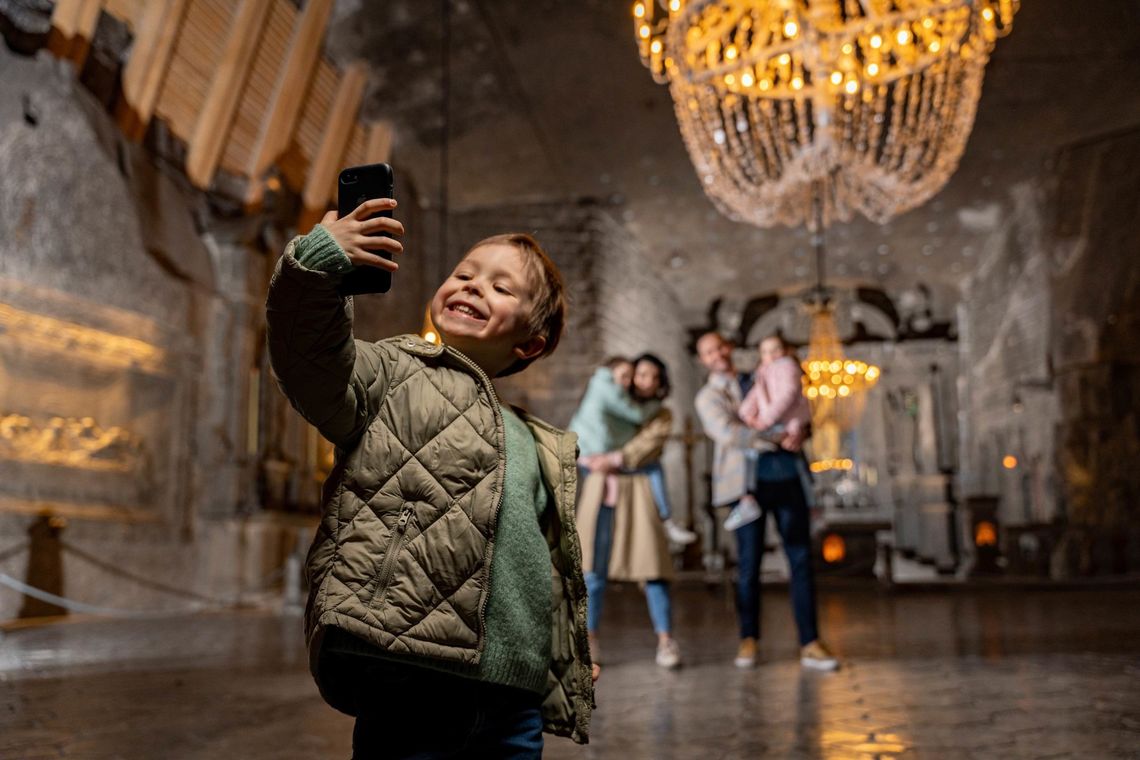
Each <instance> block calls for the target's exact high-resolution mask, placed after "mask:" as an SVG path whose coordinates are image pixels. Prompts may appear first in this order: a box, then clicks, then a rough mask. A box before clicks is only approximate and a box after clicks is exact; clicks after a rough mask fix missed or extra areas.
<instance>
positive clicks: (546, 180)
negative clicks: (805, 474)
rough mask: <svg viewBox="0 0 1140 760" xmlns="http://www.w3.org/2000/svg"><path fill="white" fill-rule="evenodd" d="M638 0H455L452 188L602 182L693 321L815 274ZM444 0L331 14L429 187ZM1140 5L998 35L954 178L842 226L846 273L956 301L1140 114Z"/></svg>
mask: <svg viewBox="0 0 1140 760" xmlns="http://www.w3.org/2000/svg"><path fill="white" fill-rule="evenodd" d="M629 6H630V3H629V2H623V1H621V0H583V1H582V2H577V3H564V2H553V1H552V0H546V1H538V2H536V1H535V0H529V1H528V2H522V1H521V0H494V1H492V0H454V2H453V18H452V21H453V31H452V46H451V62H452V82H451V93H452V95H451V120H452V122H451V123H452V126H451V130H450V134H451V143H450V144H451V163H450V172H451V174H450V198H451V203H452V204H453V206H455V207H463V206H481V205H493V204H497V203H505V202H511V201H515V200H522V199H534V198H562V197H565V198H575V197H582V196H591V197H597V198H603V199H610V200H612V201H614V202H616V203H617V205H616V206H615V213H616V214H618V215H619V216H620V217H621V218H622V219H623V220H624V221H625V222H626V223H627V224H628V225H629V226H630V228H631V229H632V230H633V231H634V232H635V233H636V234H638V235H639V236H640V238H641V239H642V240H643V241H644V243H645V247H646V250H647V252H648V255H649V256H650V258H651V260H652V262H653V264H654V265H655V266H657V267H659V268H660V270H661V272H662V273H663V274H664V276H665V278H666V279H667V281H669V282H670V283H671V284H672V285H673V287H674V288H675V290H676V291H677V293H678V295H679V296H680V299H681V303H682V305H683V307H684V308H685V309H686V312H687V314H688V315H689V318H690V321H694V322H697V321H700V319H701V316H702V315H703V314H704V312H705V311H706V310H707V307H708V304H709V303H710V301H711V300H712V299H714V298H717V297H721V296H724V297H728V298H730V299H744V298H748V297H750V296H753V295H756V294H760V293H765V292H771V291H773V290H794V289H796V288H798V287H801V286H804V285H807V284H809V283H810V281H811V280H812V279H813V278H814V272H815V270H814V263H813V257H812V255H811V247H810V245H809V241H808V237H807V234H806V232H804V231H803V230H802V229H787V228H776V229H770V230H761V229H756V228H752V227H749V226H747V225H743V224H738V223H735V222H732V221H730V220H728V219H725V218H723V217H721V216H720V215H719V214H718V213H717V212H716V211H715V210H714V209H713V207H712V204H711V203H710V202H709V201H708V200H707V199H706V198H705V196H704V195H703V193H702V192H701V189H700V187H699V185H698V183H697V179H696V176H695V174H694V172H693V169H692V166H691V164H690V162H689V158H688V155H687V153H686V152H685V149H684V146H683V145H682V143H681V139H680V136H679V134H678V131H677V127H676V122H675V119H674V116H673V111H672V102H671V100H670V97H669V92H668V89H667V88H666V87H664V86H660V85H657V84H654V83H653V81H652V80H651V79H650V77H649V74H648V72H647V71H646V70H645V69H644V68H642V66H641V63H640V62H639V60H638V58H637V54H636V50H635V46H634V43H633V40H632V33H631V22H630V19H629ZM439 13H440V3H439V2H435V3H424V2H420V1H419V0H383V1H382V0H341V2H340V3H339V4H338V6H337V9H336V14H335V17H334V20H333V22H332V25H331V28H330V32H329V42H330V45H329V47H330V49H331V50H332V51H333V52H334V53H335V54H337V55H338V56H339V57H342V58H346V59H347V58H351V57H352V56H353V55H360V56H362V57H364V58H365V59H366V60H368V61H369V63H370V64H371V66H372V69H373V85H372V89H371V91H370V95H369V100H368V103H367V106H366V108H367V113H368V115H369V116H372V117H383V118H389V119H392V120H394V121H395V122H396V125H397V129H398V136H397V144H396V148H395V152H394V158H395V161H396V162H397V164H398V165H401V166H404V167H410V168H411V172H412V173H413V174H414V176H415V179H416V182H417V186H418V191H419V192H420V193H422V194H423V196H424V197H425V199H428V200H429V202H430V201H433V200H434V199H435V197H436V193H437V187H438V173H437V166H438V146H439V143H440V139H439V138H440V123H441V121H440V106H439V103H440V92H441V85H440V76H439V60H440V54H439V51H440V23H439ZM1138 81H1140V5H1137V4H1136V3H1135V2H1134V1H1132V0H1111V1H1109V0H1105V1H1104V2H1099V3H1088V4H1081V8H1080V12H1079V13H1077V12H1074V6H1073V4H1072V3H1070V2H1068V1H1067V0H1028V1H1027V2H1025V3H1023V4H1022V8H1021V11H1020V13H1019V14H1018V16H1017V20H1016V23H1015V25H1014V30H1013V33H1012V35H1011V36H1010V37H1008V38H1006V39H1004V40H1001V41H999V44H998V48H997V50H996V52H995V54H994V57H993V59H992V60H991V62H990V65H989V67H988V70H987V74H986V81H985V86H984V90H983V96H982V100H981V104H980V106H979V110H978V117H977V123H976V125H975V129H974V134H973V136H972V137H971V139H970V143H969V145H968V146H967V149H966V154H965V155H964V157H963V159H962V164H961V167H960V168H959V170H958V172H957V174H956V175H955V176H954V178H953V179H952V180H951V182H950V184H949V185H948V186H947V187H946V188H945V189H944V190H943V191H942V192H941V193H939V194H938V195H937V196H935V198H934V199H933V200H932V201H930V202H928V203H927V204H926V205H925V206H924V207H922V208H919V209H916V210H915V211H912V212H910V213H907V214H905V215H903V216H901V217H898V218H896V219H895V220H893V221H892V222H891V223H890V224H888V225H885V226H882V227H880V226H877V225H874V224H872V223H870V222H868V221H866V220H857V221H855V222H853V223H850V224H847V225H841V226H838V227H833V228H832V229H831V230H830V231H829V233H828V273H829V277H828V279H829V281H831V282H835V283H851V284H854V283H862V284H868V285H878V286H880V287H883V288H885V289H887V290H888V291H889V292H893V293H898V292H900V291H903V290H907V289H910V288H913V287H914V286H915V285H916V284H917V283H919V282H923V283H927V284H928V285H929V286H930V287H931V288H932V289H933V290H934V292H935V293H936V294H938V298H939V300H940V301H941V309H942V310H949V309H950V308H951V307H952V305H953V301H954V299H955V293H956V292H957V285H958V283H959V282H960V281H961V280H962V278H963V277H964V276H965V275H966V274H968V273H969V272H970V271H971V270H972V269H973V268H974V267H975V266H977V262H978V261H979V259H980V258H982V257H983V256H984V254H985V250H986V241H987V239H989V238H990V237H991V235H992V232H993V230H994V229H995V228H996V227H998V226H1000V225H1001V223H1002V222H1003V220H1004V219H1005V217H1006V215H1007V214H1009V213H1010V211H1011V209H1012V206H1013V191H1014V188H1015V186H1017V185H1019V184H1022V185H1023V186H1026V185H1025V183H1029V184H1028V185H1027V186H1028V187H1030V188H1040V187H1042V186H1043V182H1042V180H1043V179H1044V178H1047V177H1048V175H1049V171H1048V164H1049V159H1050V157H1051V156H1052V155H1053V153H1054V152H1055V151H1056V150H1057V149H1058V148H1059V147H1060V146H1062V145H1065V144H1068V143H1071V142H1073V141H1077V140H1082V139H1087V138H1090V137H1094V136H1096V135H1099V134H1104V133H1107V132H1111V131H1113V130H1118V129H1122V128H1127V127H1130V126H1133V125H1136V124H1137V123H1140V97H1138V96H1137V95H1136V83H1137V82H1138Z"/></svg>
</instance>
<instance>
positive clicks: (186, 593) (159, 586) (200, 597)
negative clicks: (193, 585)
mask: <svg viewBox="0 0 1140 760" xmlns="http://www.w3.org/2000/svg"><path fill="white" fill-rule="evenodd" d="M60 546H62V547H63V548H64V550H65V551H67V552H68V553H70V554H73V555H75V556H76V557H79V558H80V559H81V560H83V561H84V562H87V563H89V564H92V565H94V566H95V567H97V568H99V569H100V570H103V571H105V572H108V573H110V574H111V575H117V576H119V577H120V578H126V579H127V580H129V581H133V582H135V583H137V584H138V585H140V586H144V587H146V588H150V589H153V590H155V591H161V592H163V593H166V594H169V595H171V596H177V597H181V598H183V599H193V600H196V601H200V602H209V603H211V604H221V605H229V604H232V603H233V602H234V600H233V599H232V598H231V599H223V598H220V597H212V596H208V595H206V594H200V593H198V592H197V591H190V590H188V589H182V588H178V587H177V586H169V585H167V584H165V583H163V582H161V581H156V580H152V579H150V578H144V577H142V576H141V575H135V574H134V573H132V572H129V571H127V570H123V569H122V568H120V567H116V566H115V565H113V564H111V563H110V562H107V561H106V560H102V559H99V558H98V557H96V556H95V555H93V554H89V553H87V552H86V551H84V550H83V549H80V548H79V547H78V546H74V545H72V544H69V543H67V542H66V541H60Z"/></svg>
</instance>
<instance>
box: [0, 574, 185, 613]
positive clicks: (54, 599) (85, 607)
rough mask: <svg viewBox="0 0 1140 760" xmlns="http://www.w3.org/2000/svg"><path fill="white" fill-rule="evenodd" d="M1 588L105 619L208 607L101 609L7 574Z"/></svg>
mask: <svg viewBox="0 0 1140 760" xmlns="http://www.w3.org/2000/svg"><path fill="white" fill-rule="evenodd" d="M0 586H7V587H8V588H10V589H12V590H13V591H18V592H19V593H21V594H23V595H24V596H30V597H32V598H33V599H39V600H40V601H42V602H47V603H49V604H54V605H56V606H58V607H63V608H64V609H66V610H71V611H72V612H80V613H83V614H87V615H102V616H104V617H117V618H135V619H138V618H157V617H166V616H169V615H175V614H179V613H183V612H201V611H202V610H204V609H206V608H207V607H206V605H202V604H200V605H194V606H193V607H192V608H184V609H174V610H162V611H158V610H152V611H149V612H148V611H145V610H124V609H120V608H118V607H101V606H99V605H95V604H86V603H84V602H77V601H75V600H73V599H67V598H66V597H62V596H59V595H57V594H53V593H51V592H50V591H44V590H43V589H41V588H36V587H35V586H29V585H28V584H27V583H24V582H23V581H20V580H17V579H15V578H13V577H12V576H10V575H8V574H7V573H0Z"/></svg>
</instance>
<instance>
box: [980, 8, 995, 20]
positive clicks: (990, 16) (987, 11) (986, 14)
mask: <svg viewBox="0 0 1140 760" xmlns="http://www.w3.org/2000/svg"><path fill="white" fill-rule="evenodd" d="M982 18H984V19H985V20H986V21H993V20H994V11H993V8H983V9H982Z"/></svg>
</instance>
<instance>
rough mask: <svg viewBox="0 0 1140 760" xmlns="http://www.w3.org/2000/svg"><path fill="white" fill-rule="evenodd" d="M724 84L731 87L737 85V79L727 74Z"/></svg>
mask: <svg viewBox="0 0 1140 760" xmlns="http://www.w3.org/2000/svg"><path fill="white" fill-rule="evenodd" d="M724 83H725V84H727V85H728V86H729V87H731V86H732V85H734V84H736V77H735V76H734V75H733V74H725V75H724Z"/></svg>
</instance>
